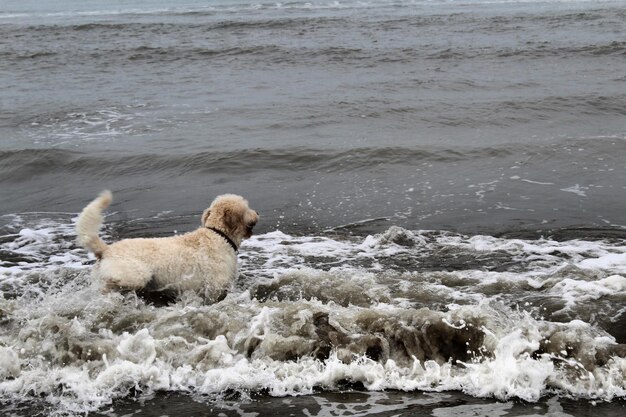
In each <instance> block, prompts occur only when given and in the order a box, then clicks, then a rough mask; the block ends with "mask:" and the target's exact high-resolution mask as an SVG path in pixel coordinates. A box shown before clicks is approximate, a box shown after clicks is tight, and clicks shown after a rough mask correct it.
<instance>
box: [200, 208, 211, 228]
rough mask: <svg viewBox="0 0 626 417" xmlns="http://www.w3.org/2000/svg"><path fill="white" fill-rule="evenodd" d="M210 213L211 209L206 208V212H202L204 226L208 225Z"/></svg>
mask: <svg viewBox="0 0 626 417" xmlns="http://www.w3.org/2000/svg"><path fill="white" fill-rule="evenodd" d="M210 215H211V209H206V210H204V212H203V213H202V226H206V221H207V220H208V219H209V216H210Z"/></svg>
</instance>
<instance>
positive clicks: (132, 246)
mask: <svg viewBox="0 0 626 417" xmlns="http://www.w3.org/2000/svg"><path fill="white" fill-rule="evenodd" d="M112 198H113V197H112V194H111V192H109V191H104V192H102V193H101V194H100V196H98V197H97V198H96V199H95V200H93V201H92V202H91V203H89V204H88V205H87V207H85V208H84V209H83V211H82V212H81V214H80V216H79V217H78V220H77V222H76V233H77V236H78V243H79V244H80V245H81V246H82V247H84V248H85V249H87V250H89V251H91V252H93V253H94V254H95V256H96V258H97V259H98V261H97V262H96V264H95V265H94V268H93V271H92V275H93V277H94V278H95V279H96V280H98V281H99V282H101V283H102V285H103V290H104V291H105V292H106V291H110V290H142V289H145V288H147V287H149V288H151V289H152V290H157V291H168V292H173V293H180V292H183V291H193V292H195V293H196V294H199V295H201V296H203V297H204V298H205V299H206V300H207V301H209V302H215V301H217V299H218V298H219V297H220V296H221V295H222V294H223V293H224V292H225V291H226V290H228V289H229V288H230V286H231V285H232V283H233V282H234V280H235V278H236V275H237V252H236V250H235V249H238V248H239V246H240V245H241V242H242V241H243V240H244V239H247V238H249V237H250V236H252V229H253V228H254V226H255V225H256V223H257V222H258V220H259V215H258V213H257V212H256V211H254V210H252V209H250V207H249V205H248V202H247V201H246V200H245V199H244V198H243V197H241V196H238V195H234V194H225V195H221V196H219V197H217V198H216V199H215V200H214V201H213V202H212V203H211V205H210V207H209V208H207V209H206V210H205V211H204V213H203V214H202V220H201V227H200V228H198V229H196V230H194V231H193V232H189V233H186V234H183V235H178V236H171V237H162V238H137V239H124V240H121V241H118V242H115V243H112V244H107V243H105V242H104V241H103V240H102V239H101V238H100V236H99V235H98V231H99V229H100V227H101V225H102V222H103V217H102V211H103V210H104V209H106V208H107V207H108V206H109V204H110V203H111V201H112ZM229 239H230V242H229ZM233 246H234V247H233Z"/></svg>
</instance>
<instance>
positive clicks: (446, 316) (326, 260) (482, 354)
mask: <svg viewBox="0 0 626 417" xmlns="http://www.w3.org/2000/svg"><path fill="white" fill-rule="evenodd" d="M72 217H73V215H71V214H68V215H64V216H60V217H57V218H52V217H47V218H46V216H45V215H43V216H42V215H38V216H36V217H34V216H31V215H26V214H22V215H14V216H13V220H12V221H10V222H9V225H8V226H7V228H6V229H5V235H3V236H2V237H1V238H0V250H2V251H4V252H5V253H6V252H10V253H13V254H15V256H16V257H17V256H18V255H19V256H21V258H22V259H23V260H22V261H14V262H11V261H8V262H7V261H4V260H3V261H2V262H1V263H0V272H1V273H2V278H1V280H0V290H1V291H2V297H0V311H1V312H2V314H3V315H2V326H3V328H4V332H3V337H2V345H1V346H0V376H1V377H2V380H1V381H0V398H2V399H3V400H4V401H11V400H14V399H19V400H21V401H24V400H25V399H26V400H30V401H33V402H37V401H44V402H46V403H47V406H48V407H49V410H50V409H52V410H55V411H56V412H61V413H79V412H87V411H94V410H98V409H101V408H102V407H103V406H105V405H107V404H110V403H111V402H112V401H114V400H115V399H117V398H121V397H128V396H133V395H135V396H136V395H138V394H139V395H150V394H151V393H154V392H163V391H170V392H181V393H196V394H202V395H206V396H209V398H212V397H211V396H220V395H224V393H227V392H241V393H246V392H258V391H266V392H268V393H269V394H270V395H273V396H286V395H302V394H310V393H313V392H315V391H316V390H319V389H323V390H329V389H330V390H332V389H335V388H337V387H338V386H340V385H341V384H342V383H345V382H346V381H348V382H350V383H354V384H361V385H362V386H364V387H365V388H366V389H368V390H373V391H377V390H387V389H397V390H402V391H414V390H422V391H442V390H456V391H463V392H465V393H467V394H470V395H473V396H476V397H495V398H497V399H500V400H506V399H511V398H520V399H523V400H526V401H533V402H534V401H537V400H539V399H540V398H542V397H543V396H545V395H552V394H558V395H565V396H569V397H574V398H585V399H596V400H603V401H611V400H615V399H620V398H625V397H626V386H625V385H624V381H625V378H624V369H626V368H625V365H626V359H625V357H626V345H624V344H620V343H625V342H626V339H625V337H626V335H624V334H623V328H624V327H623V324H624V319H625V317H624V314H623V311H621V310H620V303H619V302H618V301H617V300H620V299H623V297H624V294H626V278H624V274H626V258H625V257H624V256H623V252H624V248H625V247H624V241H623V239H617V240H612V241H607V240H598V241H588V240H584V239H576V240H566V241H561V242H557V241H553V240H550V239H537V240H523V239H514V238H495V237H491V236H480V235H477V236H464V235H458V234H454V233H448V232H436V231H409V230H406V229H401V228H398V227H392V228H390V229H389V230H387V231H386V232H384V233H381V234H378V235H371V236H367V237H358V236H357V237H355V236H346V235H344V236H341V235H337V234H332V235H305V236H291V235H287V234H285V233H282V232H279V231H276V232H272V233H266V234H263V235H258V236H255V237H253V238H252V239H250V240H248V241H246V242H245V243H244V245H243V247H242V250H241V254H240V264H241V265H240V266H241V268H240V277H239V280H238V282H237V283H236V285H235V287H234V288H233V289H232V291H231V293H230V294H229V295H228V296H227V297H226V299H224V300H223V301H221V302H219V303H218V304H215V305H205V304H203V303H202V301H201V300H198V299H196V298H194V296H192V295H185V296H183V297H181V299H180V300H179V301H177V302H175V303H172V304H169V305H164V306H160V307H155V306H154V305H152V304H151V302H150V301H149V300H146V299H143V298H138V297H137V296H136V295H135V294H134V293H131V294H118V293H111V294H108V295H102V294H101V293H100V292H99V289H98V285H97V283H93V282H91V281H90V279H89V274H88V271H89V268H90V265H89V263H90V261H88V257H87V256H86V254H85V252H84V251H82V250H81V249H78V248H77V247H76V246H75V245H74V244H73V240H74V237H75V236H74V234H73V230H72V229H73V227H72V222H71V218H72ZM158 220H159V221H161V220H162V217H161V216H159V219H158ZM115 228H116V224H115V223H110V222H108V223H107V230H106V234H107V235H108V234H109V233H115ZM106 238H107V239H110V237H108V236H107V237H106ZM3 259H4V258H3ZM453 259H467V262H466V267H465V268H455V267H453V266H452V265H454V263H450V261H451V260H453ZM452 262H454V261H452ZM425 263H427V264H426V265H427V266H425ZM606 329H612V330H611V331H615V333H613V335H611V334H609V333H608V332H607V330H606ZM620 329H621V330H620ZM616 339H617V340H616ZM42 399H43V400H42Z"/></svg>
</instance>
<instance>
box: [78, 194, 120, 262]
mask: <svg viewBox="0 0 626 417" xmlns="http://www.w3.org/2000/svg"><path fill="white" fill-rule="evenodd" d="M111 201H113V195H112V194H111V192H110V191H109V190H105V191H103V192H101V193H100V195H99V196H98V198H96V199H95V200H93V201H92V202H91V203H89V204H88V205H87V207H85V208H84V209H83V211H82V212H81V213H80V216H78V221H76V234H77V235H78V239H77V240H78V244H79V245H80V246H82V247H83V248H85V249H87V250H89V251H91V252H93V253H94V255H96V257H97V258H98V259H100V258H101V257H102V254H103V253H104V251H106V249H107V247H108V246H107V244H106V243H105V242H104V240H102V239H100V236H98V231H99V229H100V226H102V210H104V209H105V208H107V207H108V206H109V204H111Z"/></svg>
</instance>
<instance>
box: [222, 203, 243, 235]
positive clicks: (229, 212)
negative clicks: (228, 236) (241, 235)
mask: <svg viewBox="0 0 626 417" xmlns="http://www.w3.org/2000/svg"><path fill="white" fill-rule="evenodd" d="M223 221H224V226H225V227H226V229H227V230H229V231H230V232H231V233H232V234H237V229H239V227H240V226H241V222H242V218H241V213H239V212H238V211H237V210H234V209H232V208H230V207H227V208H226V209H225V210H224V219H223Z"/></svg>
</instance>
